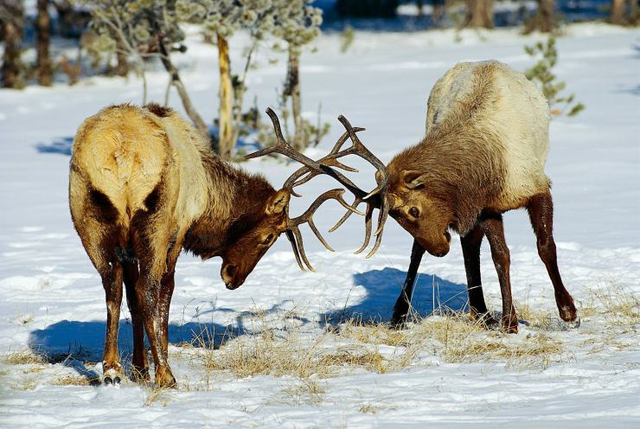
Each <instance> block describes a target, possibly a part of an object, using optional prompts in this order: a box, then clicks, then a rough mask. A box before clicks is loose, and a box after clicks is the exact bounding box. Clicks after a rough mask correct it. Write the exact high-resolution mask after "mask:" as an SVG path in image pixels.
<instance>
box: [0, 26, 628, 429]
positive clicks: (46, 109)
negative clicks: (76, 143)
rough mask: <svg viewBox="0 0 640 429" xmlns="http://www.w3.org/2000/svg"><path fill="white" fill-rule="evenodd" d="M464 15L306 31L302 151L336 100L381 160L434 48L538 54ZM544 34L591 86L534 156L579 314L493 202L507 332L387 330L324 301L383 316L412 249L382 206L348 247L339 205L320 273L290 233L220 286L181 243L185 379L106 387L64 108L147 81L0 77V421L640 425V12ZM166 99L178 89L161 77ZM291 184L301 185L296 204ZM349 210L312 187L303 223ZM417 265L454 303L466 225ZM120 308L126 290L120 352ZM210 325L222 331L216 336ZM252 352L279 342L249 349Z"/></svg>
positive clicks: (216, 266)
mask: <svg viewBox="0 0 640 429" xmlns="http://www.w3.org/2000/svg"><path fill="white" fill-rule="evenodd" d="M461 37H462V40H461V41H460V42H455V41H454V39H455V33H454V32H453V31H434V32H419V33H404V34H385V33H357V35H356V39H355V42H354V45H353V47H352V48H351V50H350V51H349V52H348V53H346V54H341V53H340V51H339V45H340V42H339V39H338V36H337V35H336V34H330V35H325V36H322V37H321V38H320V40H319V41H318V42H317V43H316V46H317V48H318V52H317V53H309V54H306V55H304V57H303V58H302V64H303V66H302V75H301V77H302V85H303V100H304V107H305V109H306V111H305V114H308V115H309V117H311V118H312V117H314V115H315V113H316V111H317V105H318V103H320V102H321V103H322V115H323V120H324V121H327V122H330V123H331V126H332V128H331V132H330V135H329V136H328V137H327V138H325V140H323V142H322V143H321V144H320V146H319V147H318V148H316V149H312V150H309V154H310V155H312V156H321V155H322V153H324V152H325V151H327V150H328V148H329V147H330V146H331V145H332V141H335V138H337V136H338V135H339V134H341V129H340V125H339V123H338V122H337V121H336V120H335V118H336V116H337V115H338V114H340V113H342V114H345V115H346V116H347V117H348V118H349V119H350V121H351V122H352V124H353V125H355V126H363V127H366V128H367V131H366V132H364V133H363V134H362V138H363V141H364V142H365V144H367V145H368V147H369V148H370V149H371V150H372V151H373V152H375V153H376V154H377V155H378V156H379V157H380V158H381V159H382V160H383V161H385V162H387V161H389V160H390V158H391V157H392V156H393V155H394V154H395V153H397V152H398V151H400V150H401V149H402V148H404V147H406V146H408V145H410V144H414V143H416V142H417V141H418V140H419V139H420V138H421V136H422V135H423V132H424V117H425V110H426V100H427V97H428V94H429V91H430V89H431V87H432V86H433V84H434V83H435V81H436V79H437V78H438V77H440V76H441V75H442V74H443V73H444V72H445V71H446V70H447V69H448V68H450V67H452V66H453V65H454V64H455V63H456V62H458V61H463V60H482V59H489V58H494V59H498V60H500V61H503V62H506V63H507V64H509V65H511V66H513V67H514V68H516V69H520V70H524V69H525V68H526V67H528V66H530V65H531V64H532V59H531V58H529V57H528V56H527V55H526V54H525V53H524V51H523V45H524V44H531V43H532V42H533V41H534V40H538V39H539V38H538V37H536V36H531V37H523V36H519V35H518V34H517V31H516V30H496V31H493V32H482V33H476V32H473V31H469V32H467V31H465V32H462V33H461ZM242 48H243V40H242V38H241V37H238V38H236V39H233V40H232V49H233V52H232V61H233V60H235V64H236V65H238V64H240V62H239V61H240V57H241V55H242ZM558 48H559V64H558V67H557V74H558V76H559V79H561V80H564V81H566V82H567V87H568V88H567V91H568V92H575V93H576V96H577V99H578V100H579V101H582V102H583V103H584V104H585V105H586V110H585V111H584V112H582V113H581V114H580V115H579V116H577V117H575V118H556V119H554V120H553V122H552V125H551V142H552V143H551V152H550V154H549V161H548V164H547V172H548V174H549V176H550V177H551V178H552V180H553V182H554V186H553V195H554V200H555V204H556V214H555V236H556V240H557V241H558V247H559V263H560V268H561V271H562V274H563V277H564V281H565V284H566V285H567V288H568V289H569V290H570V292H571V293H572V294H573V295H574V297H575V298H576V300H577V301H578V303H579V309H580V310H581V316H582V326H581V327H580V328H578V329H575V330H566V329H564V328H563V326H562V324H560V323H558V322H557V317H556V313H555V310H554V308H555V303H554V300H553V289H552V287H551V284H550V281H549V280H548V277H547V275H546V272H545V269H544V266H543V265H542V263H541V262H540V260H539V259H538V256H537V251H536V249H535V239H534V237H533V234H532V232H531V228H530V227H529V225H528V218H527V216H526V214H525V213H524V212H514V213H509V214H507V215H506V217H505V223H506V227H507V231H506V236H507V241H508V243H509V245H510V248H511V252H512V253H511V255H512V286H513V293H514V298H515V299H516V303H517V306H518V309H519V310H520V313H521V315H522V318H523V319H524V322H525V323H523V324H521V326H520V328H521V329H520V333H519V334H517V335H503V334H500V333H498V332H483V331H481V330H478V329H476V328H475V327H474V326H472V325H470V324H469V323H468V322H465V321H464V320H459V319H456V318H452V317H440V316H436V317H430V318H427V319H426V321H425V322H423V323H421V324H419V325H416V326H413V327H412V328H411V329H409V330H407V331H405V332H401V333H393V332H391V331H388V330H386V329H384V328H383V327H380V326H378V327H375V326H373V327H371V326H365V327H359V326H353V324H350V323H347V324H346V325H345V324H340V323H337V322H336V321H340V320H344V319H345V318H349V317H350V316H354V317H362V319H363V320H365V321H369V320H374V321H375V320H377V321H386V320H388V318H389V317H390V313H391V307H392V305H393V302H394V300H395V298H396V296H397V294H398V293H399V289H400V285H401V284H402V281H403V279H404V275H405V272H406V270H407V267H408V263H409V258H408V257H409V252H410V248H411V242H412V240H411V237H410V236H409V235H408V234H407V233H405V232H404V231H403V230H401V229H400V228H399V227H398V226H397V225H395V223H394V221H393V220H390V221H389V223H388V224H387V228H386V230H385V235H384V242H383V246H382V248H381V249H380V251H379V252H378V253H377V254H376V256H375V257H373V258H372V259H369V260H365V259H364V258H363V257H362V256H357V255H353V254H352V250H353V249H356V248H357V247H359V245H360V240H361V237H362V235H363V225H362V221H361V219H353V220H351V221H349V222H348V223H347V224H345V225H344V226H343V227H342V228H341V229H340V230H339V232H336V233H333V234H327V235H326V237H327V238H328V241H329V242H330V243H331V244H332V245H333V247H334V248H336V249H337V252H336V253H329V252H326V251H324V250H323V248H322V247H321V246H320V245H319V244H318V243H316V242H315V239H314V238H312V237H313V236H312V235H311V234H310V233H309V231H305V236H306V237H307V241H306V247H307V250H308V252H309V256H310V258H311V261H312V263H313V264H314V266H316V268H317V272H316V273H302V272H300V271H299V270H298V268H297V266H296V265H295V262H294V259H293V255H292V253H291V250H290V249H289V244H288V243H287V241H286V240H285V239H284V238H282V239H281V240H279V241H278V243H276V245H275V246H274V247H273V248H272V249H271V250H270V251H269V253H268V254H267V255H266V256H265V257H264V258H263V260H262V261H261V262H260V263H259V265H258V266H257V268H256V269H255V271H254V272H253V273H252V274H251V276H250V277H249V278H248V280H247V282H246V283H245V284H244V285H243V286H242V287H241V288H240V289H238V290H236V291H228V290H226V289H225V288H224V285H223V283H222V281H221V280H220V276H219V270H220V260H218V259H216V260H211V261H208V262H205V263H203V262H201V261H199V260H196V259H194V258H191V257H189V256H186V255H183V256H182V257H181V259H180V261H179V263H178V269H177V278H176V293H175V295H174V300H173V304H172V309H171V326H170V337H171V341H172V343H173V345H172V346H171V348H170V354H171V357H170V359H171V363H172V366H173V369H174V373H175V375H176V377H177V379H178V381H179V387H178V388H177V389H176V390H169V391H160V392H158V391H154V390H153V389H152V388H151V387H148V386H140V385H137V384H134V383H133V382H130V381H126V382H125V383H124V384H123V386H122V387H121V388H119V389H117V388H113V387H109V388H105V387H95V386H92V385H90V384H89V383H88V382H89V380H90V379H91V378H92V377H95V376H97V375H99V374H100V371H101V368H100V364H99V363H96V362H99V361H100V358H101V353H102V343H103V335H104V328H105V320H106V311H105V304H104V297H103V290H102V287H101V284H100V279H99V277H98V275H97V273H96V272H95V271H94V269H93V267H92V266H91V264H90V262H89V260H88V258H87V257H86V255H85V253H84V250H83V249H82V247H81V245H80V241H79V239H78V237H77V236H76V234H75V232H74V231H73V228H72V225H71V221H70V217H69V212H68V207H67V176H68V161H69V150H70V145H71V140H72V138H73V135H74V133H75V130H76V128H77V127H78V125H79V124H80V123H81V122H82V120H83V119H84V118H86V117H87V116H89V115H92V114H94V113H95V112H96V111H98V110H99V109H100V108H101V107H103V106H106V105H108V104H112V103H120V102H126V101H131V102H134V103H139V102H140V100H141V84H140V81H138V80H137V79H135V78H130V79H129V80H124V79H106V78H93V79H90V80H85V81H83V82H82V83H80V84H78V85H77V86H75V87H67V86H66V85H64V84H58V85H56V86H55V87H54V88H51V89H45V88H38V87H29V88H27V89H26V90H24V91H0V145H1V150H0V201H2V209H1V210H0V225H1V226H0V255H1V258H0V297H1V298H0V354H1V355H2V359H1V360H0V378H1V381H0V427H16V428H22V427H27V426H28V427H31V428H52V427H68V428H84V427H113V426H117V427H120V428H129V427H130V428H139V427H214V426H215V427H256V426H258V427H373V426H377V427H416V428H417V427H426V426H429V425H430V426H435V427H464V426H474V427H494V426H496V425H500V424H505V423H511V424H514V423H517V424H518V427H524V428H529V427H531V428H536V427H563V428H571V427H575V428H588V427H593V428H596V427H597V428H599V427H604V426H607V427H640V399H639V398H640V339H639V337H638V333H637V330H638V327H640V316H639V314H638V313H639V311H640V309H639V308H638V299H639V298H638V297H639V296H640V216H638V213H639V212H640V71H639V70H640V31H638V30H626V29H619V28H615V27H609V26H605V25H599V24H582V25H572V26H570V27H568V28H567V35H566V36H565V37H563V38H561V39H559V40H558ZM273 57H278V55H274V54H269V55H266V54H265V53H263V54H262V55H261V56H260V57H259V67H258V68H257V69H256V70H254V71H252V72H251V74H250V79H249V82H248V86H249V93H248V94H247V100H248V102H251V100H253V98H254V96H257V100H258V105H259V107H260V109H261V110H264V108H265V107H266V106H268V105H274V104H275V103H276V97H275V89H276V88H278V87H280V86H281V82H282V80H283V77H284V72H285V64H284V61H282V58H281V57H279V58H280V61H279V62H278V63H277V64H271V63H270V62H269V61H268V60H269V59H270V58H273ZM179 63H180V64H181V65H182V66H183V79H184V80H185V82H186V85H187V87H188V89H189V91H190V92H191V94H192V96H193V98H194V101H195V104H196V105H197V106H198V107H199V109H200V111H201V113H202V114H203V116H204V117H205V118H207V119H208V120H210V119H211V118H213V117H214V115H215V109H216V105H217V103H216V88H217V86H216V83H217V82H216V70H215V67H216V60H215V51H214V48H213V47H212V46H208V45H205V44H201V43H199V42H198V38H197V37H194V38H193V41H192V43H190V54H189V56H188V57H185V58H182V59H179ZM166 79H167V78H166V75H165V74H164V73H163V72H161V71H158V72H152V73H150V75H149V81H150V86H151V93H150V98H151V99H152V100H156V101H160V102H161V101H162V100H163V97H164V88H165V85H166ZM171 104H172V105H173V106H175V107H177V108H179V102H178V98H177V95H176V94H172V98H171ZM354 164H357V165H358V166H359V167H361V174H359V175H358V176H357V177H358V179H357V180H359V181H360V182H361V183H362V184H363V186H371V184H372V182H373V180H372V177H373V171H372V170H371V168H369V167H367V166H366V165H364V164H358V163H357V162H354ZM244 167H245V168H247V169H250V170H252V171H262V172H264V174H266V175H267V177H269V178H270V180H272V182H273V183H274V185H276V186H279V185H280V184H281V183H282V182H283V180H284V179H285V178H286V177H287V176H288V174H290V173H291V172H292V171H293V169H294V168H295V165H284V164H281V163H277V162H274V161H262V160H257V161H254V162H250V163H246V164H244ZM327 186H332V187H333V186H334V185H333V184H332V183H330V182H329V181H327V180H324V181H323V180H317V181H314V182H312V183H310V184H309V185H308V186H307V188H306V189H305V190H304V195H305V197H308V198H312V197H314V196H315V195H317V194H318V193H319V192H320V191H321V190H324V189H328V188H327ZM305 202H308V199H302V200H300V201H298V200H296V201H295V204H294V206H293V208H292V210H293V211H294V212H299V211H300V210H302V209H303V207H304V204H305ZM341 214H342V209H341V208H340V207H339V206H338V205H337V204H335V205H330V204H328V205H327V206H326V207H323V208H322V215H321V216H318V222H317V223H318V226H319V228H320V229H321V230H322V231H326V230H327V229H328V228H329V227H330V226H331V225H332V224H333V223H334V222H335V220H337V219H338V218H339V216H340V215H341ZM455 240H457V238H455ZM483 255H484V258H483V270H482V275H483V279H484V285H485V286H484V287H485V293H486V295H487V298H488V301H489V302H490V304H491V308H492V309H494V310H499V303H500V295H499V287H498V281H497V276H496V274H495V270H494V269H493V264H492V263H491V262H490V258H489V256H488V255H489V253H488V249H487V248H483ZM420 273H421V276H420V278H419V280H418V286H417V292H416V296H415V299H414V303H415V306H416V310H417V312H418V313H419V314H420V315H421V316H427V315H429V314H430V313H431V311H432V310H433V307H434V303H435V305H436V306H437V305H438V303H441V304H446V305H448V306H450V307H453V308H457V309H461V308H463V306H464V300H465V292H464V291H465V286H464V284H465V274H464V268H463V262H462V255H461V251H460V248H459V246H458V245H455V244H454V245H453V246H452V251H451V253H450V254H449V255H448V256H447V257H445V258H442V259H435V258H432V257H425V260H424V261H423V263H422V266H421V269H420ZM528 309H531V311H529V310H528ZM128 316H129V313H128V310H127V309H126V306H124V307H123V321H122V323H121V335H120V345H121V351H122V353H123V356H124V357H125V358H126V357H127V356H128V355H129V354H130V353H131V346H132V335H131V331H130V324H129V319H128ZM327 319H329V320H330V323H327V322H326V321H327ZM203 332H204V333H203ZM222 333H228V334H230V335H232V336H235V337H236V339H233V340H230V341H227V342H223V344H222V345H221V346H220V348H218V346H219V345H220V342H221V339H222V338H221V334H222ZM194 336H195V337H196V339H195V340H194ZM211 336H213V340H214V341H209V339H211V338H210V337H211ZM198 339H199V340H202V341H198ZM210 342H212V343H214V344H213V345H215V348H214V347H212V346H213V345H212V344H209V343H210ZM243 347H244V349H243ZM256 349H257V350H258V352H256V353H251V352H250V351H251V350H254V351H255V350H256ZM242 350H244V353H245V354H241V355H239V356H240V359H239V360H238V359H236V360H235V361H234V356H235V357H236V358H237V356H238V353H243V352H242ZM234 353H235V355H234ZM69 355H71V357H68V358H66V357H67V356H69ZM38 356H40V358H38ZM42 356H47V357H48V358H49V359H48V360H43V358H42ZM323 356H324V357H331V358H332V359H333V363H331V359H328V358H327V359H323ZM345 356H346V357H345ZM65 358H66V359H65ZM260 359H263V360H267V359H272V362H274V363H273V365H272V367H270V368H267V369H266V370H251V369H250V368H249V369H248V368H246V367H245V366H247V365H249V364H250V363H251V362H254V361H259V360H260ZM305 359H306V361H305ZM303 361H304V362H307V361H308V364H304V365H301V364H300V362H303ZM276 364H277V365H280V366H279V367H278V368H280V369H278V368H276ZM243 365H244V366H243ZM314 365H316V366H317V368H319V369H318V371H317V373H316V374H314V369H313V368H315V367H314ZM332 365H333V366H332ZM341 365H342V366H341ZM309 368H311V369H309ZM243 371H244V372H243ZM265 372H266V373H267V374H264V373H265ZM269 373H270V374H271V375H269ZM247 374H254V375H247Z"/></svg>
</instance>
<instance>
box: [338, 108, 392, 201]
mask: <svg viewBox="0 0 640 429" xmlns="http://www.w3.org/2000/svg"><path fill="white" fill-rule="evenodd" d="M338 121H340V123H341V124H342V125H343V126H344V128H345V129H346V130H347V133H348V134H349V138H351V141H352V142H353V145H352V146H351V148H349V149H348V150H347V151H349V152H352V153H354V154H355V155H358V156H359V157H361V158H362V159H364V160H366V161H369V162H370V163H371V164H372V165H373V166H374V167H375V168H376V169H377V170H378V171H379V172H380V173H381V176H382V183H378V187H377V188H376V189H374V190H373V191H371V192H370V193H369V194H367V196H366V197H364V199H365V200H366V199H368V198H370V197H372V196H373V195H376V194H379V193H380V192H382V190H383V189H386V187H387V184H388V183H389V173H388V172H387V167H386V166H385V165H384V164H383V163H382V161H380V160H379V159H378V158H377V157H376V156H375V155H374V154H373V153H371V151H370V150H369V149H367V147H366V146H365V145H364V144H363V143H362V142H361V141H360V138H358V136H357V135H356V133H355V129H354V128H353V126H352V125H351V123H350V122H349V120H348V119H347V118H346V117H344V116H343V115H340V116H338ZM347 151H345V152H347Z"/></svg>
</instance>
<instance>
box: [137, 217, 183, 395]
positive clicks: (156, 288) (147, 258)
mask: <svg viewBox="0 0 640 429" xmlns="http://www.w3.org/2000/svg"><path fill="white" fill-rule="evenodd" d="M156 231H157V230H156ZM143 237H145V235H143ZM147 237H149V234H146V237H145V238H143V239H142V240H141V239H140V236H139V235H138V233H136V234H135V238H134V249H135V251H136V255H137V256H138V259H139V261H140V276H139V277H138V281H137V282H136V287H135V293H136V297H137V299H138V304H139V306H140V308H141V309H142V311H141V313H142V317H143V321H144V327H145V331H146V333H147V339H148V340H149V348H150V349H151V355H152V356H153V362H154V367H155V385H156V387H172V386H174V385H175V383H176V379H175V378H174V377H173V374H172V373H171V368H170V367H169V363H168V361H167V356H166V354H165V353H164V352H163V348H162V317H161V312H160V295H161V290H162V277H163V273H164V271H165V268H166V249H167V247H168V240H167V241H166V243H167V244H165V246H164V249H165V250H164V251H162V250H161V249H162V247H163V246H162V245H161V243H159V242H158V241H159V240H157V239H158V238H159V237H157V236H156V237H155V238H156V240H157V241H156V240H152V239H149V238H152V237H149V238H147Z"/></svg>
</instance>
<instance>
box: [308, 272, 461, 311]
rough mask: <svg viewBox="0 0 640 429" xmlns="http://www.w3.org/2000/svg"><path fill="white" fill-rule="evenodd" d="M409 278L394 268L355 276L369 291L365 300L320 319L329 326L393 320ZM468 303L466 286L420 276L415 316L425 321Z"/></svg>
mask: <svg viewBox="0 0 640 429" xmlns="http://www.w3.org/2000/svg"><path fill="white" fill-rule="evenodd" d="M406 276H407V273H406V272H405V271H400V270H398V269H395V268H385V269H383V270H372V271H367V272H365V273H358V274H355V275H354V276H353V283H354V285H356V286H362V287H364V288H365V289H366V290H367V295H366V297H365V298H364V300H362V301H361V302H359V303H357V304H353V305H350V304H349V301H348V300H347V302H346V304H345V306H344V308H342V309H338V310H332V311H330V312H327V313H325V314H323V315H321V316H320V320H321V321H324V322H325V323H327V324H336V323H340V322H341V321H344V320H347V319H356V320H360V321H362V322H364V323H368V322H386V321H388V320H390V319H391V315H392V313H393V304H395V302H396V299H397V298H398V296H399V295H400V291H401V290H402V284H403V283H404V279H405V277H406ZM467 302H468V295H467V286H466V285H464V284H459V283H453V282H450V281H449V280H445V279H443V278H441V277H438V276H435V275H432V274H426V273H419V274H418V278H417V280H416V285H415V287H414V293H413V300H412V304H413V311H414V312H415V314H416V315H418V316H420V317H425V316H428V315H430V314H432V313H433V312H434V309H435V310H446V311H448V310H452V311H458V310H463V309H465V308H466V307H467Z"/></svg>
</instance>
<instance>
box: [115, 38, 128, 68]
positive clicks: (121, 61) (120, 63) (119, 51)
mask: <svg viewBox="0 0 640 429" xmlns="http://www.w3.org/2000/svg"><path fill="white" fill-rule="evenodd" d="M115 39H116V61H117V64H116V68H115V69H114V70H113V72H114V73H115V74H116V76H122V77H126V76H127V75H128V74H129V62H128V61H127V53H126V52H127V48H126V47H125V45H124V43H122V40H121V39H120V37H119V36H118V35H116V37H115Z"/></svg>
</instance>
